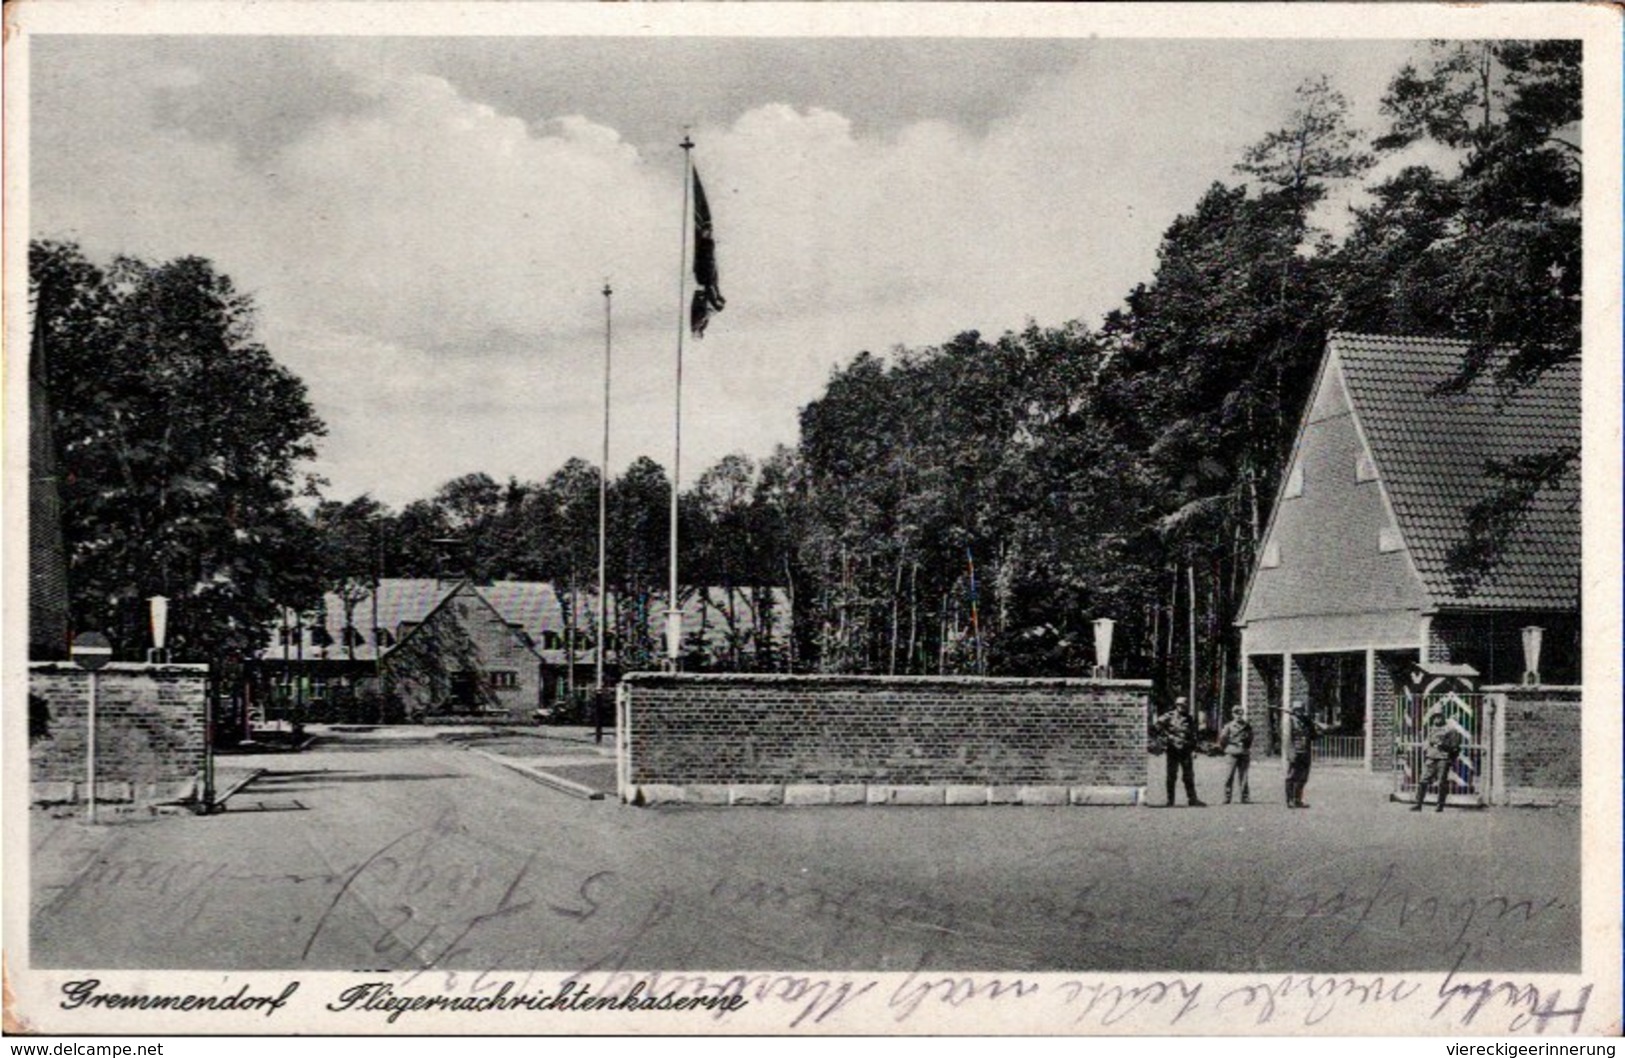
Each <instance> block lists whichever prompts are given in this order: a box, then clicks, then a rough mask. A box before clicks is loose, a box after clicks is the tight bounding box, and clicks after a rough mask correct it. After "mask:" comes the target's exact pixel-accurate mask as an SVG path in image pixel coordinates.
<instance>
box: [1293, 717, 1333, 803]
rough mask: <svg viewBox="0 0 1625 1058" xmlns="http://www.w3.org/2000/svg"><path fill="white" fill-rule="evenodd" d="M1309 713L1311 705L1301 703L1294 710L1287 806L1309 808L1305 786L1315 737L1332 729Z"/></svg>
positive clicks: (1312, 755)
mask: <svg viewBox="0 0 1625 1058" xmlns="http://www.w3.org/2000/svg"><path fill="white" fill-rule="evenodd" d="M1330 728H1331V725H1330V724H1323V723H1321V722H1320V721H1319V720H1316V719H1315V718H1314V717H1312V716H1310V715H1309V707H1308V706H1303V705H1300V706H1298V707H1297V708H1295V709H1293V710H1292V759H1291V761H1290V762H1289V763H1288V764H1287V769H1286V806H1287V807H1288V808H1308V807H1309V804H1308V802H1306V801H1305V800H1304V799H1303V788H1304V787H1305V786H1308V785H1309V765H1310V764H1311V763H1312V762H1313V760H1314V746H1315V739H1317V738H1319V737H1320V736H1321V735H1322V734H1323V733H1325V732H1326V731H1328V730H1330Z"/></svg>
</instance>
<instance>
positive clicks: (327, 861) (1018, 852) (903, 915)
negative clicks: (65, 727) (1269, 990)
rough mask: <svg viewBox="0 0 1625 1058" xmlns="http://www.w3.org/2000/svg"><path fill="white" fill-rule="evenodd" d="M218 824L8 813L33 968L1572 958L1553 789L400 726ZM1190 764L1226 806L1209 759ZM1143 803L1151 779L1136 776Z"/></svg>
mask: <svg viewBox="0 0 1625 1058" xmlns="http://www.w3.org/2000/svg"><path fill="white" fill-rule="evenodd" d="M237 763H239V764H242V763H249V764H255V765H257V766H260V767H265V768H267V769H268V771H267V772H266V774H265V775H264V776H262V777H261V778H259V779H258V780H256V781H255V782H253V783H252V784H250V785H249V786H248V787H247V788H245V789H244V790H242V791H241V792H239V793H237V794H236V795H235V796H233V797H232V798H231V799H230V800H229V801H228V811H226V812H223V813H221V814H219V815H215V816H210V817H193V816H160V817H156V818H149V819H141V820H138V821H136V820H130V821H119V822H111V823H106V824H103V825H101V826H96V827H90V826H86V825H84V824H82V823H80V822H77V821H75V820H73V819H66V818H53V817H51V816H50V815H47V814H46V813H43V812H39V811H36V812H34V813H33V815H32V817H31V828H30V847H31V852H32V857H31V872H32V880H33V893H32V897H33V902H32V911H33V914H32V930H31V937H30V943H31V962H32V964H33V965H35V966H41V967H80V966H94V967H100V968H107V969H116V968H151V969H179V968H191V969H215V968H218V969H223V970H224V969H238V970H251V969H267V970H271V969H276V970H291V969H298V968H304V969H330V970H387V971H410V970H413V969H456V970H466V971H479V970H510V971H511V970H524V969H534V968H544V969H547V970H549V971H565V972H572V971H601V970H611V969H616V968H620V967H637V968H654V967H662V968H672V969H724V968H741V967H749V968H755V969H782V970H790V969H802V970H810V969H823V970H872V971H906V970H916V969H943V970H948V969H954V970H965V971H972V970H982V971H993V970H1022V971H1044V970H1052V971H1054V970H1101V971H1127V970H1143V971H1169V970H1177V971H1187V972H1188V971H1213V972H1237V973H1240V972H1260V971H1264V972H1267V971H1275V970H1284V969H1297V970H1305V971H1327V970H1341V971H1348V972H1354V971H1361V972H1397V971H1423V970H1446V969H1449V968H1450V967H1451V966H1452V965H1455V964H1457V963H1458V962H1460V964H1461V965H1462V966H1463V967H1465V968H1471V969H1502V970H1521V971H1572V970H1577V969H1578V961H1579V952H1580V914H1579V911H1580V908H1579V895H1580V885H1579V829H1580V828H1579V822H1578V816H1577V813H1576V812H1575V811H1573V810H1572V809H1538V810H1532V809H1499V810H1494V811H1457V810H1451V811H1449V812H1446V813H1443V814H1440V815H1435V814H1434V813H1433V812H1431V811H1429V812H1423V813H1419V814H1415V813H1411V812H1407V811H1405V810H1404V808H1403V806H1396V805H1391V804H1389V803H1388V802H1387V800H1386V796H1385V788H1384V785H1383V783H1382V781H1381V780H1380V779H1377V778H1374V777H1372V776H1369V775H1365V774H1364V773H1362V772H1359V771H1357V770H1353V769H1339V768H1330V767H1317V769H1316V772H1315V775H1314V779H1313V781H1312V782H1311V784H1310V787H1309V799H1310V801H1311V803H1312V804H1313V805H1314V807H1313V808H1312V809H1311V810H1309V811H1306V812H1299V811H1288V810H1286V809H1285V808H1284V807H1283V805H1282V804H1281V792H1280V781H1279V780H1280V771H1279V767H1278V766H1275V765H1273V764H1272V763H1271V762H1267V761H1266V762H1259V763H1257V764H1255V766H1254V771H1255V787H1254V789H1255V794H1258V795H1261V796H1262V797H1263V802H1262V803H1258V804H1253V805H1247V806H1242V805H1235V806H1221V805H1214V806H1212V807H1208V808H1205V809H1188V808H1178V809H1174V810H1165V809H1158V810H1152V809H1148V808H1035V807H1015V806H998V807H982V808H895V807H886V808H881V807H867V806H856V807H849V808H846V807H843V808H834V807H820V808H802V809H793V808H791V809H787V808H742V807H736V808H700V807H671V808H660V809H649V808H633V807H629V806H625V805H621V804H619V803H618V802H617V801H616V800H615V799H613V798H611V799H608V800H603V801H587V800H581V799H577V798H573V797H569V796H566V795H565V794H563V793H560V792H557V791H555V790H552V789H549V788H546V787H544V786H541V785H539V784H537V783H536V782H534V781H533V780H531V779H529V778H527V777H525V776H524V775H522V774H520V773H517V772H515V771H512V770H510V769H508V768H505V767H504V766H502V765H501V764H500V763H497V762H495V761H493V760H491V759H489V758H487V757H484V756H481V755H479V754H476V753H472V752H468V751H467V750H466V749H464V748H461V747H459V746H457V745H452V744H448V743H446V742H442V741H439V740H437V739H435V738H434V737H433V736H432V734H430V733H427V732H424V731H422V730H421V729H417V730H413V731H404V732H402V731H394V732H378V733H349V734H341V735H338V736H336V737H334V738H331V739H329V740H326V741H324V742H322V743H321V744H319V745H317V746H316V747H315V748H313V749H311V750H308V751H306V752H304V753H301V754H290V755H281V756H266V757H262V758H258V759H255V760H248V761H245V760H242V759H239V760H238V761H237ZM1199 765H1200V767H1199V783H1200V785H1201V788H1202V790H1203V793H1204V796H1207V797H1208V798H1209V800H1210V801H1217V800H1218V799H1219V798H1218V796H1216V795H1218V793H1219V777H1218V768H1219V763H1218V762H1217V761H1207V760H1203V761H1200V762H1199ZM1153 796H1155V795H1153Z"/></svg>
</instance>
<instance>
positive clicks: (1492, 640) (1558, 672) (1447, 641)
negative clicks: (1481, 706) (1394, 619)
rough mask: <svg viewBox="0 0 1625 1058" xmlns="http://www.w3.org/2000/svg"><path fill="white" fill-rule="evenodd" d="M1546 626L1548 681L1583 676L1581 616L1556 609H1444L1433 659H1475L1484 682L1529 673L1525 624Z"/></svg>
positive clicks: (1435, 626) (1544, 673) (1543, 665)
mask: <svg viewBox="0 0 1625 1058" xmlns="http://www.w3.org/2000/svg"><path fill="white" fill-rule="evenodd" d="M1525 625H1539V626H1541V627H1542V628H1544V629H1545V635H1544V637H1543V639H1542V644H1541V660H1540V675H1541V678H1542V680H1543V681H1544V682H1545V683H1547V684H1566V683H1572V682H1574V681H1577V680H1578V679H1579V678H1580V655H1579V649H1578V645H1577V644H1578V642H1579V634H1578V633H1579V622H1578V621H1577V620H1576V619H1575V618H1574V616H1573V615H1568V614H1550V613H1533V612H1526V613H1508V612H1492V613H1481V614H1480V613H1474V614H1463V613H1442V614H1437V615H1435V616H1434V618H1433V622H1432V626H1431V633H1430V635H1429V640H1428V660H1430V661H1448V662H1455V663H1457V664H1463V665H1471V666H1473V667H1474V668H1475V669H1477V670H1478V675H1479V679H1480V681H1481V682H1482V683H1486V684H1488V683H1496V684H1501V683H1513V682H1519V681H1522V679H1523V671H1524V657H1523V628H1524V626H1525Z"/></svg>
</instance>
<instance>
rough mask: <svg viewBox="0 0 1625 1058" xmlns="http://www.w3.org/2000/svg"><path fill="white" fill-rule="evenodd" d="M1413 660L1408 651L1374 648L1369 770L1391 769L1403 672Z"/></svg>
mask: <svg viewBox="0 0 1625 1058" xmlns="http://www.w3.org/2000/svg"><path fill="white" fill-rule="evenodd" d="M1415 660H1416V652H1415V651H1410V650H1379V651H1376V653H1375V657H1374V659H1373V664H1372V667H1371V671H1372V684H1371V750H1370V752H1371V770H1372V771H1376V772H1384V771H1387V772H1391V771H1393V769H1394V716H1395V711H1396V710H1397V709H1398V708H1399V696H1400V687H1401V686H1402V684H1401V682H1400V681H1401V680H1402V679H1403V676H1402V673H1403V672H1404V671H1405V669H1406V667H1407V666H1409V665H1410V663H1411V662H1413V661H1415Z"/></svg>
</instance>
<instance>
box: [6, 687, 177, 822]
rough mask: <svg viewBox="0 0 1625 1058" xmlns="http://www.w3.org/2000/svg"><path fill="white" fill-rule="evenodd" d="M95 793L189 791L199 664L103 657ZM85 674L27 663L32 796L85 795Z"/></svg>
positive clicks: (153, 796) (128, 796)
mask: <svg viewBox="0 0 1625 1058" xmlns="http://www.w3.org/2000/svg"><path fill="white" fill-rule="evenodd" d="M96 675H97V681H96V682H97V685H98V686H97V693H96V800H97V802H103V801H106V802H126V803H136V804H156V803H162V802H168V801H176V800H181V799H185V798H187V797H190V796H192V795H193V793H194V792H195V785H196V783H197V781H198V779H199V777H200V776H201V775H202V772H203V751H204V745H203V740H204V703H205V695H206V694H207V693H208V677H209V668H208V666H207V665H138V664H118V663H115V664H111V665H108V666H107V667H105V668H103V669H102V670H101V671H100V672H98V673H97V674H96ZM89 695H90V673H88V672H86V671H85V670H84V669H81V668H79V667H78V666H77V665H74V664H71V663H66V662H35V663H33V664H30V665H29V667H28V698H29V703H28V704H29V753H28V756H29V778H30V783H31V790H30V794H31V797H32V800H33V801H34V802H36V803H40V802H45V803H53V802H69V801H81V800H83V799H84V798H85V796H86V785H87V783H86V740H87V735H88V724H87V716H86V714H87V710H88V707H89Z"/></svg>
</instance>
